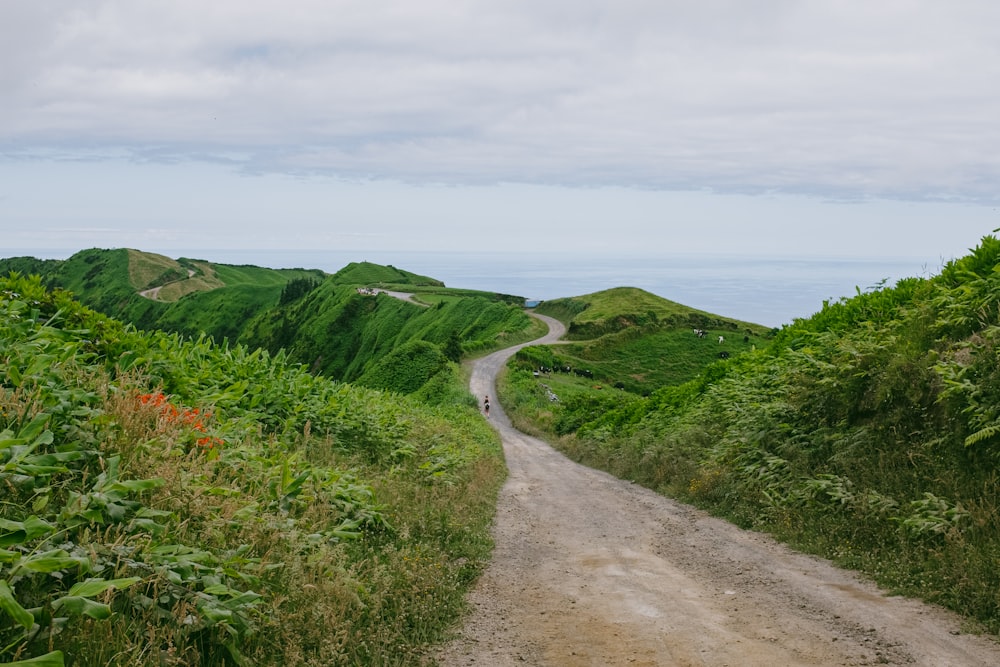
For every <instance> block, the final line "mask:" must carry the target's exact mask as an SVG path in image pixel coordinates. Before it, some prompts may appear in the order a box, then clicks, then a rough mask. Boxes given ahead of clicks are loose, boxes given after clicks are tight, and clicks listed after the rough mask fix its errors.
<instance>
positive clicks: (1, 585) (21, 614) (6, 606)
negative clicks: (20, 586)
mask: <svg viewBox="0 0 1000 667" xmlns="http://www.w3.org/2000/svg"><path fill="white" fill-rule="evenodd" d="M0 609H2V610H3V611H5V612H7V615H8V616H10V617H11V618H12V619H14V622H15V623H17V624H18V625H20V626H22V627H23V628H24V629H25V630H30V629H31V626H32V625H34V623H35V619H34V617H33V616H32V615H31V614H30V613H29V612H28V610H27V609H25V608H24V607H22V606H21V605H20V604H19V603H18V601H17V600H16V599H14V591H12V590H11V589H10V585H9V584H8V583H7V582H6V581H4V580H3V579H0Z"/></svg>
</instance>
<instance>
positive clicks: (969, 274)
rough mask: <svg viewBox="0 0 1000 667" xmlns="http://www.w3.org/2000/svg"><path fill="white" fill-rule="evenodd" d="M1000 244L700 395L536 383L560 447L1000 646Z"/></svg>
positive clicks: (735, 365)
mask: <svg viewBox="0 0 1000 667" xmlns="http://www.w3.org/2000/svg"><path fill="white" fill-rule="evenodd" d="M998 304H1000V241H997V240H996V239H995V238H993V237H987V238H985V239H983V241H982V243H981V245H980V246H979V247H977V248H976V249H974V250H973V251H972V253H971V254H970V255H968V256H967V257H964V258H961V259H959V260H956V261H953V262H951V263H950V264H948V265H947V266H946V267H944V269H943V270H942V272H941V274H940V275H939V276H936V277H934V278H931V279H917V278H912V279H906V280H903V281H901V282H900V283H898V284H897V285H896V286H895V287H885V288H881V289H877V290H875V291H871V292H867V293H859V294H858V295H857V296H855V297H853V298H850V299H843V300H840V301H837V302H832V303H826V304H824V307H823V309H822V310H821V311H820V312H818V313H817V314H816V315H814V316H813V317H811V318H809V319H801V320H796V321H795V322H794V323H793V324H791V325H790V326H787V327H785V328H784V329H782V330H781V331H780V332H779V333H778V334H777V336H776V337H775V339H774V341H773V342H772V343H771V344H770V345H769V346H767V347H766V348H765V347H762V348H760V349H757V350H753V351H747V352H746V353H744V354H741V355H736V356H734V357H733V358H732V359H730V360H728V361H721V360H720V361H718V362H716V363H715V364H713V365H711V366H709V367H707V368H706V369H705V371H704V372H703V373H702V374H701V375H700V376H699V377H698V378H696V379H694V380H692V381H690V382H687V383H684V384H679V385H674V386H668V387H664V388H662V389H660V390H658V391H656V392H653V393H652V394H651V395H650V396H648V397H646V398H643V399H641V400H636V399H634V398H633V399H628V400H621V401H609V402H607V404H605V405H602V406H600V407H599V409H593V408H588V406H587V405H585V404H584V403H581V404H580V405H579V406H578V407H573V406H571V407H570V408H568V409H566V408H564V407H563V406H562V405H561V402H560V404H558V405H554V404H552V403H551V402H550V401H549V400H548V399H547V398H546V397H545V394H544V390H543V389H541V388H540V387H538V386H537V385H538V380H536V379H534V378H530V377H528V376H526V374H525V373H523V372H520V373H512V374H511V376H510V377H509V379H508V383H507V385H506V389H505V390H502V392H501V393H502V394H503V395H504V397H505V404H506V401H507V400H509V401H511V402H513V403H515V404H516V407H514V409H513V410H508V412H513V413H514V414H515V417H516V416H517V415H518V414H520V416H521V419H524V418H526V416H529V417H533V418H534V421H535V423H536V427H539V428H545V429H547V430H549V431H550V432H552V431H561V432H563V433H569V434H570V435H567V436H566V437H563V438H562V439H561V445H560V446H561V447H563V448H564V449H565V450H566V451H567V452H569V453H571V454H572V455H573V456H575V457H577V458H579V459H581V460H583V461H586V462H588V463H590V464H593V465H597V466H601V467H604V468H607V469H609V470H611V471H613V472H615V473H616V474H618V475H620V476H623V477H627V478H629V479H634V480H636V481H639V482H641V483H643V484H646V485H648V486H650V487H651V488H654V489H657V490H660V491H662V492H664V493H667V494H670V495H673V496H676V497H679V498H682V499H685V500H690V501H693V502H696V503H698V504H701V505H703V506H705V507H709V508H712V509H713V510H715V511H717V512H719V513H721V514H723V515H725V516H727V517H729V518H731V519H733V520H735V521H737V522H738V523H740V524H742V525H744V526H748V527H753V528H756V529H763V530H768V531H771V532H773V533H774V534H776V535H778V536H780V537H782V538H784V539H786V540H788V541H790V542H792V543H794V544H795V545H797V546H799V547H801V548H804V549H807V550H811V551H815V552H817V553H821V554H823V555H826V556H828V557H830V558H833V559H835V560H836V561H837V562H839V563H841V564H844V565H847V566H850V567H852V568H857V569H860V570H862V571H865V572H867V573H869V574H871V575H872V576H874V577H875V578H876V579H877V580H878V581H879V582H880V583H882V584H883V585H885V586H888V587H890V588H892V589H893V590H897V591H900V592H903V593H907V594H911V595H917V596H921V597H923V598H925V599H928V600H931V601H934V602H938V603H941V604H944V605H947V606H948V607H951V608H953V609H955V610H957V611H959V612H961V613H964V614H967V615H968V616H969V617H970V618H973V619H976V620H978V621H980V622H982V623H984V624H985V625H986V626H987V627H988V628H990V629H991V630H993V631H996V630H998V629H1000V593H998V591H1000V521H998V517H1000V481H998V479H1000V478H998V475H997V470H998V464H1000V408H998V406H1000V363H998V362H1000V306H998Z"/></svg>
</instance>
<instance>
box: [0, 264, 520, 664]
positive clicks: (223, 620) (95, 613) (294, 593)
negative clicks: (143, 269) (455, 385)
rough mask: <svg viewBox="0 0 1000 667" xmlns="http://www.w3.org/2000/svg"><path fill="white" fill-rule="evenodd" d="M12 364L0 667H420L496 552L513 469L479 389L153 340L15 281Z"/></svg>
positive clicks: (3, 425) (2, 451)
mask: <svg viewBox="0 0 1000 667" xmlns="http://www.w3.org/2000/svg"><path fill="white" fill-rule="evenodd" d="M452 367H453V366H452ZM0 371H2V372H0V378H2V380H0V488H2V489H3V493H2V496H0V498H2V500H0V660H3V661H5V662H7V661H11V660H17V661H22V660H28V661H29V664H46V665H62V664H81V665H106V664H122V663H124V662H128V664H135V665H156V666H161V665H182V664H183V665H196V664H197V665H231V664H289V665H291V664H295V665H335V664H415V663H416V662H417V661H418V655H419V652H420V648H421V646H422V645H424V644H425V643H426V642H429V641H433V640H434V639H435V638H436V637H438V635H439V634H440V633H441V631H442V629H443V628H444V627H445V626H446V625H447V624H448V622H450V621H451V620H453V619H454V617H455V615H456V614H457V612H458V610H459V609H460V607H461V604H462V597H463V592H464V590H465V587H466V586H467V585H468V583H469V582H470V581H471V580H472V579H473V577H474V576H475V574H476V572H477V571H478V569H479V568H480V567H481V564H482V562H483V560H484V559H485V558H486V557H487V555H488V550H489V546H490V544H489V539H488V534H487V523H488V520H489V517H490V516H491V514H492V505H493V502H494V500H495V494H496V490H497V488H498V484H499V481H500V479H501V477H502V461H501V458H500V453H499V448H498V445H497V441H496V435H495V433H494V432H493V431H492V430H491V429H490V428H489V427H488V426H487V425H486V424H485V423H484V422H483V420H482V419H481V418H479V416H478V414H477V412H476V410H475V409H474V407H471V406H469V405H468V402H469V397H468V395H467V393H466V394H462V393H461V392H459V391H456V390H454V389H453V390H452V391H451V393H450V394H449V393H448V392H444V391H443V392H441V393H440V398H439V400H440V401H442V403H440V404H439V407H438V408H430V407H426V406H423V405H420V404H417V403H415V402H412V401H409V400H406V399H405V398H402V397H400V396H398V395H395V394H383V393H381V392H378V391H373V390H370V389H363V388H357V387H351V386H349V385H343V384H338V383H334V382H331V381H329V380H326V379H323V378H319V377H316V376H313V375H311V374H309V373H307V372H306V370H305V369H304V368H302V367H300V366H297V365H293V364H289V363H288V362H287V361H286V359H285V355H284V354H283V353H280V354H277V355H270V354H268V353H267V352H264V351H262V350H254V351H250V350H249V349H247V348H244V347H240V346H229V345H221V346H220V345H215V344H213V343H212V342H211V341H210V340H208V339H207V338H205V337H202V338H201V339H199V340H193V341H189V340H185V339H184V338H182V337H180V336H178V335H176V334H166V333H151V332H139V331H137V330H136V329H134V328H132V327H131V326H128V325H123V324H120V323H119V322H117V321H115V320H111V319H108V318H106V317H104V316H101V315H99V314H97V313H95V312H94V311H91V310H88V309H87V308H84V307H82V306H80V305H79V304H77V303H76V302H74V301H73V300H72V299H71V298H70V297H69V295H68V294H66V293H64V292H60V291H54V292H53V291H48V290H46V289H45V288H44V286H43V285H42V283H41V281H40V280H38V279H24V278H20V277H18V276H16V275H15V276H11V277H10V278H7V279H3V280H0ZM441 377H444V374H442V376H441ZM451 377H452V378H456V377H457V373H453V374H452V376H451ZM449 396H450V397H451V398H454V399H455V400H454V401H453V402H448V403H444V402H443V401H447V400H449V398H448V397H449Z"/></svg>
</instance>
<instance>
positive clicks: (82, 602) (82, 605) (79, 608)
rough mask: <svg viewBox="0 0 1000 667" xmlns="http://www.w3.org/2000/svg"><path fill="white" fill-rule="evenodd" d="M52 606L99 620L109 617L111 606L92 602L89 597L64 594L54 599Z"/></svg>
mask: <svg viewBox="0 0 1000 667" xmlns="http://www.w3.org/2000/svg"><path fill="white" fill-rule="evenodd" d="M52 608H53V609H56V610H61V611H63V612H66V613H70V614H76V615H77V616H89V617H90V618H94V619H97V620H100V621H103V620H104V619H107V618H111V615H112V612H111V607H109V606H108V605H106V604H101V603H100V602H94V601H93V600H91V599H90V598H82V597H79V596H76V595H66V596H64V597H61V598H59V599H58V600H54V601H53V602H52Z"/></svg>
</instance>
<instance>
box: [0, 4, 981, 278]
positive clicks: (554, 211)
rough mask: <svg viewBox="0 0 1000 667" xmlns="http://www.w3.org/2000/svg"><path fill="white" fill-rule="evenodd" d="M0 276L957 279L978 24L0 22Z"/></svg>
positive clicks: (946, 11) (67, 14)
mask: <svg viewBox="0 0 1000 667" xmlns="http://www.w3.org/2000/svg"><path fill="white" fill-rule="evenodd" d="M0 100H2V103H0V225H2V228H3V241H2V242H0V254H2V255H11V254H23V253H21V252H20V251H21V250H28V249H30V250H32V251H41V250H46V249H47V250H51V251H61V250H67V249H68V250H77V249H82V248H87V247H93V246H98V247H122V246H126V247H135V248H139V249H143V250H150V251H156V252H164V253H165V254H170V251H171V250H172V249H185V250H187V249H191V248H192V247H200V248H205V249H206V252H205V253H204V256H205V257H207V258H209V259H210V258H211V253H210V252H209V251H210V250H211V249H213V248H264V249H270V248H273V249H297V248H308V249H311V250H323V249H330V250H338V251H343V250H351V249H359V250H360V249H370V248H385V249H392V250H464V249H476V250H484V249H496V250H522V249H527V248H531V249H548V248H559V249H563V250H571V251H577V252H584V251H586V252H590V251H601V252H607V253H629V252H644V253H656V252H671V253H677V252H722V253H757V254H761V253H763V254H774V255H845V256H880V255H885V256H913V257H920V258H924V259H935V258H938V257H941V258H945V259H947V258H950V257H954V256H959V255H962V254H964V252H965V250H966V249H968V248H970V247H972V246H974V245H976V243H978V241H979V239H980V238H981V237H982V236H984V235H986V234H990V233H992V230H993V229H994V228H997V227H1000V213H998V206H1000V120H998V119H1000V3H996V2H993V1H991V0H982V1H973V0H969V1H963V0H955V1H954V2H941V1H940V0H923V1H921V0H913V1H908V2H906V1H902V0H899V1H897V0H879V1H877V2H871V1H867V0H866V1H864V2H862V1H853V0H814V1H810V0H801V1H800V0H771V1H768V0H761V1H760V2H746V1H744V0H730V1H724V0H717V1H712V0H698V1H695V0H685V1H683V2H681V1H678V0H619V1H616V2H608V1H607V0H602V1H600V2H595V1H592V0H573V1H572V2H570V1H568V0H567V1H564V0H530V1H529V0H493V1H486V0H468V1H463V0H420V1H419V2H417V1H413V0H363V1H360V0H359V1H343V0H282V1H281V2H277V1H261V0H212V1H211V2H205V0H169V1H160V2H152V1H149V2H140V1H137V0H107V1H103V2H102V1H96V0H65V1H59V0H34V1H32V2H16V1H6V2H2V3H0Z"/></svg>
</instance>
